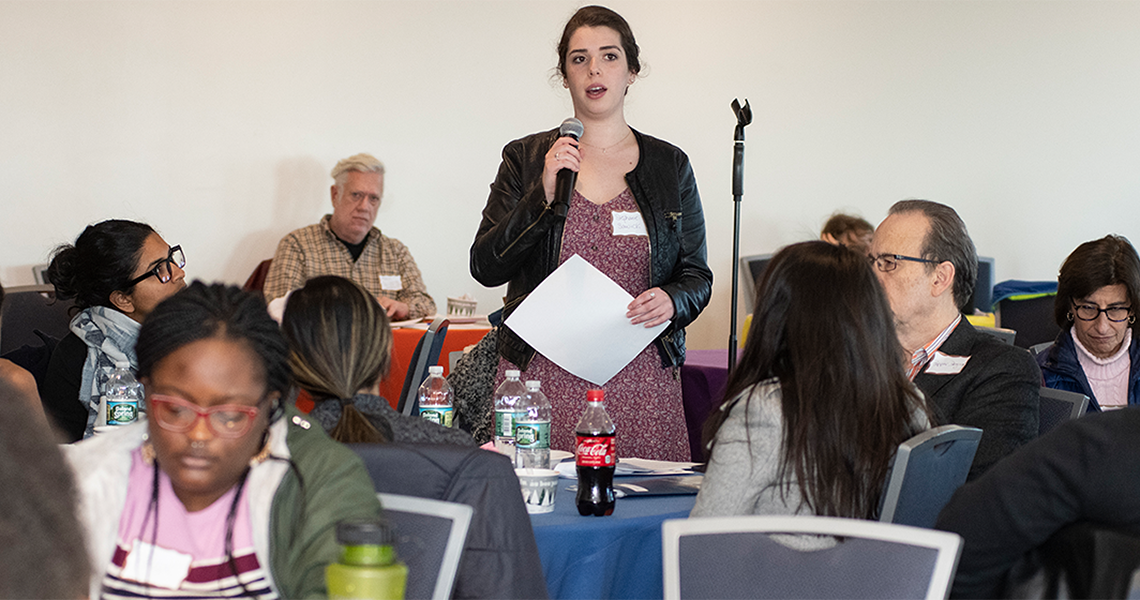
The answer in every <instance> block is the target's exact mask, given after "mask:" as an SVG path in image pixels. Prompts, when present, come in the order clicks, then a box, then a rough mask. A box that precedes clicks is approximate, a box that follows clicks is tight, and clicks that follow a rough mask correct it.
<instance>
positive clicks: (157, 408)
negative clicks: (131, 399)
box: [149, 394, 261, 438]
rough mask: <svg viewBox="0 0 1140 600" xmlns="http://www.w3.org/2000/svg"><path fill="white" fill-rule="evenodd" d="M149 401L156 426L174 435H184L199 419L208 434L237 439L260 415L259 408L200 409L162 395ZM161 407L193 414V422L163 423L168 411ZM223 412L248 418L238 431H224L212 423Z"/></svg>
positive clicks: (223, 407) (221, 406) (228, 405)
mask: <svg viewBox="0 0 1140 600" xmlns="http://www.w3.org/2000/svg"><path fill="white" fill-rule="evenodd" d="M149 399H150V403H151V405H152V408H151V410H152V411H153V412H154V417H155V421H157V422H158V426H159V427H162V428H163V429H165V430H167V431H173V432H175V433H186V432H187V431H190V430H191V429H194V427H195V426H197V425H198V421H199V419H205V420H206V426H207V427H209V429H210V432H211V433H213V434H214V435H216V436H218V437H223V438H239V437H242V436H243V435H245V434H247V433H249V430H250V429H251V428H252V427H253V422H254V420H256V419H257V415H258V414H260V413H261V409H260V408H259V407H256V406H244V405H241V404H219V405H218V406H211V407H210V408H200V407H199V406H198V405H197V404H194V403H192V402H189V401H187V400H183V399H182V398H176V397H174V396H164V395H162V394H151V395H150V396H149ZM163 405H167V406H169V407H177V408H179V409H182V410H188V411H190V412H193V413H194V420H192V421H190V422H189V423H187V424H185V425H179V424H177V423H170V422H168V421H165V420H163V415H164V409H165V410H169V409H168V408H166V407H164V406H163ZM223 412H229V413H235V412H236V413H243V414H245V415H246V416H247V417H249V418H248V419H246V420H245V421H244V422H243V423H242V424H241V429H240V430H239V429H226V428H225V425H224V424H222V423H215V421H214V416H215V415H217V414H219V413H223Z"/></svg>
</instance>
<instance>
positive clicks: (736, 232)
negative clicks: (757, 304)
mask: <svg viewBox="0 0 1140 600" xmlns="http://www.w3.org/2000/svg"><path fill="white" fill-rule="evenodd" d="M732 112H733V114H735V115H736V131H735V132H734V134H733V136H732V139H733V144H734V147H733V150H732V204H733V206H734V207H735V209H736V210H735V215H734V220H733V223H732V313H731V315H732V316H731V323H730V324H729V330H728V374H729V375H732V371H733V370H734V369H735V368H736V345H737V343H736V296H737V292H738V291H739V290H740V268H739V267H738V266H737V263H739V262H740V199H741V197H742V196H744V127H745V126H747V125H748V124H749V123H751V122H752V108H751V107H749V106H748V99H747V98H745V100H744V106H741V105H740V101H739V100H735V99H734V100H733V101H732Z"/></svg>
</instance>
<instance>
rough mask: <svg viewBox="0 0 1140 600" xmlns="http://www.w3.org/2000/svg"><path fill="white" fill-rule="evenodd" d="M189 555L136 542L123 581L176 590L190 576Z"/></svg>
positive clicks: (129, 554) (130, 553) (139, 541)
mask: <svg viewBox="0 0 1140 600" xmlns="http://www.w3.org/2000/svg"><path fill="white" fill-rule="evenodd" d="M191 559H192V557H191V556H190V555H189V554H183V553H181V552H179V551H177V550H171V549H169V548H161V547H159V546H152V545H151V544H148V543H146V542H143V541H141V540H135V542H134V544H133V545H132V547H131V551H130V552H129V553H127V560H126V561H125V562H124V563H123V570H122V572H121V573H120V576H121V577H122V578H123V579H129V580H131V581H137V582H139V583H145V584H149V585H153V586H155V587H160V588H165V589H169V590H176V589H178V586H180V585H182V582H183V581H185V580H186V576H187V575H189V574H190V561H191Z"/></svg>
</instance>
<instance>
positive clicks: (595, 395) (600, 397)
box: [586, 390, 606, 403]
mask: <svg viewBox="0 0 1140 600" xmlns="http://www.w3.org/2000/svg"><path fill="white" fill-rule="evenodd" d="M605 395H606V392H605V390H586V402H590V403H595V402H604V401H605Z"/></svg>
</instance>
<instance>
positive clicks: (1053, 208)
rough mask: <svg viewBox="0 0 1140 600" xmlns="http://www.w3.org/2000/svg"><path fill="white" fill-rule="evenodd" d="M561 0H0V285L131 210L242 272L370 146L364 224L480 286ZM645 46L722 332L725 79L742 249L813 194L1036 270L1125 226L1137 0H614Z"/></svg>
mask: <svg viewBox="0 0 1140 600" xmlns="http://www.w3.org/2000/svg"><path fill="white" fill-rule="evenodd" d="M577 6H578V4H576V3H573V2H566V1H562V0H550V1H543V2H536V1H531V0H525V1H506V0H503V1H493V0H487V1H459V0H450V1H422V0H417V1H411V0H388V1H361V2H349V1H318V0H304V1H277V0H259V1H243V0H226V1H215V2H211V1H193V2H174V1H143V0H133V1H106V0H83V1H74V2H65V1H30V2H14V1H6V0H0V140H2V142H0V199H2V200H0V202H2V206H3V212H2V217H0V281H2V282H3V283H4V284H5V285H18V284H24V283H30V282H31V281H32V272H31V266H32V265H34V264H37V263H42V262H46V259H47V256H48V254H49V252H50V250H51V249H52V248H53V247H54V246H55V245H57V244H59V243H62V242H66V241H71V240H73V239H74V238H75V236H76V235H77V234H78V233H79V232H80V231H81V230H82V228H83V227H84V226H85V225H86V224H88V223H91V222H95V221H99V220H102V219H106V218H112V217H119V218H129V219H137V220H142V221H146V222H149V223H151V224H152V225H154V226H155V227H156V228H157V229H158V230H159V231H160V232H161V233H162V234H163V236H164V237H165V238H166V240H167V241H168V242H170V243H171V244H181V245H182V246H183V248H185V250H186V255H187V259H188V261H189V262H188V265H187V271H188V273H189V274H190V276H191V277H197V278H202V279H207V280H223V281H228V282H235V283H240V282H242V281H244V280H245V278H246V276H247V275H248V274H249V273H250V271H251V270H252V269H253V268H254V266H255V265H256V264H257V263H258V262H259V261H260V260H262V259H264V258H268V257H270V256H272V254H273V250H274V248H275V246H276V242H277V240H278V239H280V237H281V236H282V235H284V234H285V233H287V232H288V231H290V230H292V229H294V228H297V227H300V226H303V225H306V224H309V223H312V222H315V221H316V220H317V219H318V218H319V217H320V216H321V215H322V214H324V213H325V212H326V211H327V210H328V209H329V200H328V186H329V185H330V183H331V181H330V179H329V177H328V171H329V169H330V168H331V167H332V165H333V164H334V163H335V162H336V160H337V159H339V158H341V157H344V156H347V155H349V154H353V153H356V152H362V151H363V152H370V153H372V154H375V155H376V156H378V157H379V158H381V160H383V161H385V163H386V164H387V167H388V177H387V182H386V188H385V197H384V204H383V206H382V207H381V209H380V214H379V218H378V220H377V224H378V226H379V227H380V228H381V229H383V230H384V232H385V233H386V234H388V235H390V236H393V237H396V238H399V239H401V240H402V241H404V242H405V243H406V244H407V245H408V247H409V248H410V249H411V251H412V253H413V254H414V255H415V257H416V259H417V261H418V263H419V266H420V268H421V269H422V270H423V272H424V275H425V280H426V283H427V286H428V289H429V291H430V292H431V293H432V294H433V295H434V296H435V298H436V301H437V303H438V304H440V306H443V303H444V302H445V298H446V297H447V296H449V295H460V294H463V293H468V294H471V295H473V296H475V297H476V298H478V299H479V302H480V312H487V311H489V310H492V309H493V308H495V307H496V306H497V305H498V303H499V299H500V298H501V296H502V294H503V289H485V288H483V287H482V286H480V285H479V284H477V283H476V282H475V281H474V280H473V279H472V278H471V276H470V275H469V273H468V269H467V253H468V248H469V247H470V243H471V240H472V237H473V235H474V232H475V228H476V227H477V225H478V222H479V215H480V211H481V210H482V207H483V204H484V202H485V200H486V196H487V190H488V187H487V186H488V184H489V183H490V182H491V180H492V179H493V177H494V175H495V170H496V167H497V165H498V162H499V152H500V150H501V148H502V146H503V145H504V144H505V143H507V142H508V141H510V140H512V139H515V138H518V137H521V136H524V135H526V134H529V133H531V132H534V131H538V130H542V129H547V128H551V127H555V126H557V125H558V123H559V122H561V120H562V119H563V118H565V117H566V116H569V115H570V114H571V106H570V102H569V99H568V97H567V95H566V93H565V91H564V90H563V89H562V86H561V85H560V83H559V82H558V81H556V80H554V79H552V78H551V73H552V67H553V66H554V63H555V55H554V45H555V43H556V42H557V37H558V35H559V32H560V30H561V26H562V24H563V23H564V22H565V20H566V18H567V17H568V16H569V15H570V14H572V12H573V11H574V10H575V8H576V7H577ZM609 6H611V7H612V8H614V9H616V10H618V11H619V12H621V13H622V14H623V15H624V16H625V17H626V18H627V19H628V20H629V21H630V23H631V25H632V26H633V28H634V31H635V33H636V34H637V36H638V42H639V43H640V45H641V49H642V56H643V58H644V61H645V63H646V65H647V68H646V69H645V71H643V75H644V77H642V78H641V79H640V80H639V81H638V82H637V83H636V84H635V85H634V86H633V87H632V88H631V89H630V92H629V96H628V100H627V102H626V116H627V119H628V120H629V122H630V124H631V125H633V126H634V127H636V128H638V129H639V130H641V131H644V132H647V133H650V134H653V135H656V136H658V137H661V138H664V139H666V140H669V141H671V142H673V143H675V144H677V145H678V146H680V147H681V148H683V149H684V150H685V151H686V152H687V153H688V154H689V156H690V157H691V159H692V163H693V166H694V169H695V171H696V175H697V180H698V184H699V186H700V190H701V195H702V198H703V200H704V206H705V214H706V218H707V221H708V249H709V263H710V265H711V266H712V268H713V270H714V272H715V274H716V283H715V286H714V293H713V299H712V303H711V305H710V307H709V309H708V310H706V312H705V314H704V315H703V316H702V317H701V318H700V319H699V320H698V321H697V322H696V323H694V324H693V325H692V326H691V327H690V330H689V331H690V344H689V345H690V347H692V348H714V347H723V346H724V345H725V344H726V340H727V336H728V333H727V329H728V322H729V319H728V307H729V295H730V294H729V292H730V289H731V288H730V281H731V273H732V268H733V265H732V264H731V252H732V201H731V186H730V167H731V160H732V129H733V125H734V118H733V115H732V112H731V110H730V109H729V103H730V102H731V101H732V99H733V98H736V97H739V98H741V99H744V98H747V99H749V100H750V101H751V104H752V108H753V112H754V114H755V122H754V123H753V124H752V125H751V126H750V127H749V128H748V129H747V150H746V159H745V160H746V178H745V197H744V203H743V206H742V224H743V231H744V234H743V237H742V241H741V251H742V253H743V254H752V253H760V252H771V251H773V250H775V249H777V248H779V247H780V246H782V245H784V244H787V243H790V242H794V241H799V240H801V239H806V238H810V237H813V236H814V235H815V233H816V232H817V231H818V228H819V226H820V225H821V224H822V223H823V221H824V220H825V219H826V217H827V216H828V215H829V214H830V213H831V212H832V211H834V210H837V209H846V210H849V211H853V212H856V213H859V214H861V215H862V216H864V217H866V218H867V219H868V220H870V221H872V222H877V221H879V220H881V219H882V217H883V216H884V214H885V212H886V209H887V208H888V207H889V206H890V204H891V203H893V202H894V201H896V200H899V199H901V198H908V197H922V198H929V199H933V200H938V201H941V202H945V203H947V204H950V205H952V206H954V207H956V208H957V209H958V211H959V212H960V213H961V214H962V216H963V218H964V219H965V220H966V222H967V224H968V225H969V227H970V230H971V233H972V234H973V237H974V240H975V242H976V244H977V246H978V250H979V253H981V254H983V255H988V256H993V257H995V258H996V259H997V278H998V280H1003V279H1047V278H1051V277H1054V276H1055V273H1056V269H1057V267H1058V265H1059V264H1060V262H1061V260H1062V259H1063V258H1064V257H1065V255H1066V254H1068V252H1069V251H1070V250H1071V249H1072V248H1073V247H1075V246H1076V245H1077V244H1078V243H1080V242H1082V241H1084V240H1088V239H1092V238H1096V237H1100V236H1103V235H1104V234H1106V233H1109V232H1116V233H1120V234H1123V235H1126V236H1129V237H1131V238H1132V239H1140V216H1138V214H1137V213H1138V210H1137V208H1136V206H1137V202H1136V199H1137V196H1138V193H1140V169H1138V168H1137V165H1140V111H1138V110H1137V108H1136V107H1137V106H1140V35H1138V34H1140V2H1129V1H1125V2H1092V1H1084V0H1075V1H1048V2H1046V1H1022V2H1018V1H1001V2H990V1H986V2H983V1H961V0H954V1H938V0H930V1H888V0H863V1H858V0H850V1H824V0H820V1H719V0H688V1H684V2H675V1H668V0H617V1H614V2H612V3H611V4H609Z"/></svg>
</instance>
